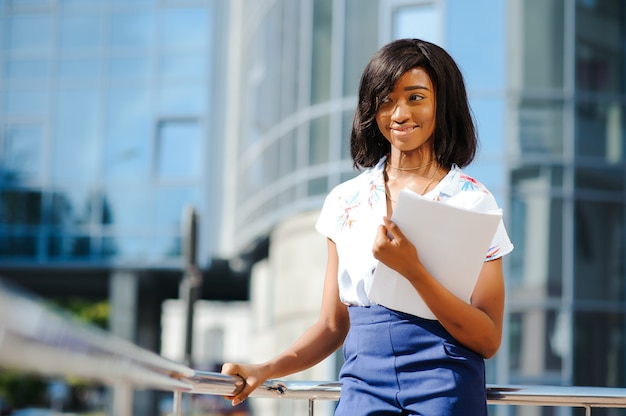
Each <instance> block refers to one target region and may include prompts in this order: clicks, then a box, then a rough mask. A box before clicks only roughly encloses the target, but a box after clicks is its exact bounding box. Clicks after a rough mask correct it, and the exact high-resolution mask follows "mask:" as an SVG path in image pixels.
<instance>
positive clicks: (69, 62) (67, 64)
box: [58, 59, 100, 81]
mask: <svg viewBox="0 0 626 416" xmlns="http://www.w3.org/2000/svg"><path fill="white" fill-rule="evenodd" d="M58 75H59V78H62V79H67V80H72V81H73V80H76V79H90V78H98V77H99V76H100V62H99V61H98V60H95V59H63V60H61V61H60V62H59V72H58Z"/></svg>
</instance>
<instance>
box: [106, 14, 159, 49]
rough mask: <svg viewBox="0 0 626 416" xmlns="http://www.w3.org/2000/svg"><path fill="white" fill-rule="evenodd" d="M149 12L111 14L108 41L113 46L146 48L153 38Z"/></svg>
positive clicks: (151, 20)
mask: <svg viewBox="0 0 626 416" xmlns="http://www.w3.org/2000/svg"><path fill="white" fill-rule="evenodd" d="M154 29H155V25H154V16H153V15H151V14H114V15H113V16H111V30H110V33H111V34H110V43H111V46H112V47H114V48H148V47H150V45H151V43H152V41H153V39H154V32H155V31H154Z"/></svg>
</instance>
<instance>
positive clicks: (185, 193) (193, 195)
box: [155, 188, 204, 233]
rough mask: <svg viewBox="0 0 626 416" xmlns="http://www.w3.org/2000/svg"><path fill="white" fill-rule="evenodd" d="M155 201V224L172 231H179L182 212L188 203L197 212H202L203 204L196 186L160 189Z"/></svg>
mask: <svg viewBox="0 0 626 416" xmlns="http://www.w3.org/2000/svg"><path fill="white" fill-rule="evenodd" d="M155 201H156V202H155V224H156V225H158V226H159V227H160V229H164V230H168V231H170V232H174V233H178V232H180V230H181V220H182V217H183V212H184V210H185V208H186V207H187V206H188V205H192V206H194V207H195V208H196V210H197V211H198V212H203V211H202V210H203V206H204V205H203V204H202V192H201V191H200V189H198V188H171V189H160V190H158V191H157V193H156V196H155ZM162 227H166V228H162Z"/></svg>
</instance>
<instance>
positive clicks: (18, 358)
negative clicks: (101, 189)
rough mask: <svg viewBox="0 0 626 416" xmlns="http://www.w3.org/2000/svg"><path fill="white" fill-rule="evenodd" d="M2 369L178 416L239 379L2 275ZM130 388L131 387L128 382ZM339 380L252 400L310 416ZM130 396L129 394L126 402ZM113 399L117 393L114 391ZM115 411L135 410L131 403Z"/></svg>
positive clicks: (285, 387)
mask: <svg viewBox="0 0 626 416" xmlns="http://www.w3.org/2000/svg"><path fill="white" fill-rule="evenodd" d="M0 367H2V368H15V369H19V370H22V371H30V372H36V373H40V374H43V375H47V376H64V377H65V376H79V377H82V378H85V379H88V380H93V381H99V382H102V383H104V384H107V385H111V386H114V387H115V388H116V389H118V388H119V389H120V390H122V392H121V395H122V396H124V391H126V392H127V391H128V388H131V389H141V388H148V389H155V390H162V391H171V392H173V394H174V414H175V415H181V414H182V413H181V408H182V406H181V403H182V401H181V398H182V395H183V394H212V395H220V396H229V395H232V394H233V393H234V392H235V391H236V386H237V383H239V382H241V380H240V379H239V378H236V377H233V376H229V375H224V374H220V373H214V372H204V371H196V370H194V369H192V368H189V367H187V366H185V365H182V364H179V363H175V362H172V361H170V360H168V359H166V358H164V357H162V356H160V355H158V354H156V353H153V352H151V351H148V350H146V349H143V348H140V347H138V346H136V345H134V344H132V343H129V342H127V341H125V340H122V339H120V338H117V337H115V336H113V335H111V334H110V333H108V332H106V331H103V330H100V329H98V328H95V327H92V326H87V325H85V324H82V323H79V322H78V321H76V320H75V319H73V318H72V317H70V316H69V315H65V314H63V313H61V312H59V311H54V310H51V309H50V308H49V307H47V306H45V304H44V303H43V302H41V301H39V300H37V299H34V298H32V297H31V296H29V295H27V294H25V293H23V292H20V291H18V290H16V289H15V288H13V287H10V286H8V285H7V284H6V283H4V282H2V281H1V280H0ZM129 386H130V387H129ZM340 393H341V385H340V384H339V383H338V382H335V381H331V382H328V381H290V380H269V381H267V382H265V383H264V384H263V385H262V386H260V387H259V388H258V389H256V390H255V391H254V392H253V393H252V395H251V396H252V397H266V398H284V399H294V400H308V401H309V414H310V415H313V403H314V402H315V401H318V400H338V399H339V396H340ZM128 396H129V395H128V394H126V395H125V399H128ZM487 400H488V402H489V403H490V404H506V405H536V406H567V407H583V408H585V409H587V415H591V408H595V407H618V408H626V388H608V387H577V386H526V385H520V386H515V385H488V386H487ZM114 402H115V396H114ZM114 409H115V414H116V415H126V414H130V413H131V412H132V410H129V407H128V405H127V404H126V406H122V405H119V406H116V404H115V403H114Z"/></svg>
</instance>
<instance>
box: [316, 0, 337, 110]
mask: <svg viewBox="0 0 626 416" xmlns="http://www.w3.org/2000/svg"><path fill="white" fill-rule="evenodd" d="M332 22H333V2H332V0H320V1H315V2H313V56H312V61H311V65H312V67H311V104H317V103H321V102H324V101H327V100H328V99H330V84H331V71H330V65H331V52H332V48H331V44H332V34H333V31H332Z"/></svg>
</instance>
